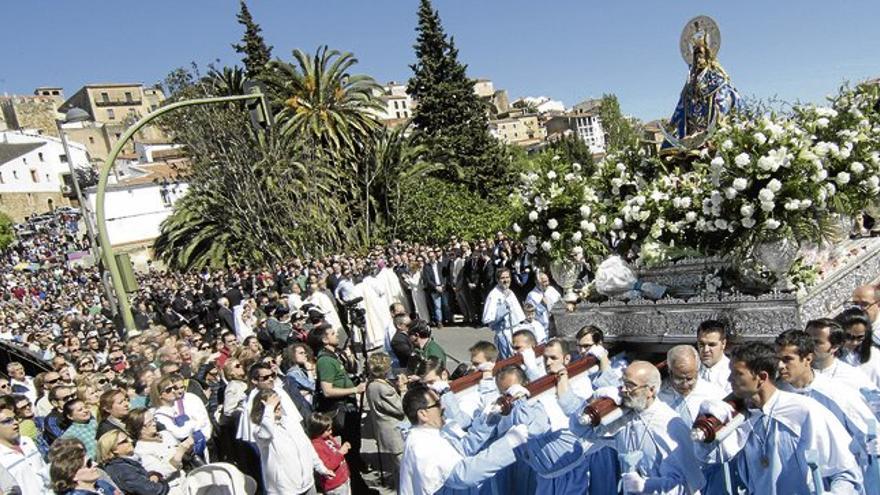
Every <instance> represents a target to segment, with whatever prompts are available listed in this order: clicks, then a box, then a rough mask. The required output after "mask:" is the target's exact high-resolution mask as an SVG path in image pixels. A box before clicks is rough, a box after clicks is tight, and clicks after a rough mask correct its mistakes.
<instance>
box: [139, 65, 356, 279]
mask: <svg viewBox="0 0 880 495" xmlns="http://www.w3.org/2000/svg"><path fill="white" fill-rule="evenodd" d="M218 72H219V73H223V72H225V71H218ZM214 82H215V81H213V80H212V79H211V78H210V77H206V78H199V77H197V74H195V73H194V71H185V70H184V71H175V72H173V73H172V74H171V75H170V76H169V80H168V81H167V82H166V86H168V87H175V88H176V90H177V92H176V93H174V94H172V95H171V97H170V98H169V101H177V100H179V99H191V98H200V97H207V96H216V95H218V94H222V91H223V88H222V87H219V86H218V85H216V84H214ZM161 125H162V127H163V128H164V129H165V130H166V132H168V133H169V134H170V135H171V136H172V137H173V138H174V139H175V141H176V142H179V143H181V144H183V145H185V149H186V150H187V152H188V154H189V165H188V166H187V167H186V168H184V169H180V170H179V172H180V174H181V179H185V180H186V181H187V182H188V184H189V191H188V193H187V195H186V196H185V197H184V198H183V199H182V200H181V201H180V202H178V203H177V204H176V205H175V210H174V212H173V213H172V215H171V216H170V217H169V218H168V219H166V221H165V222H164V223H163V225H162V228H161V233H160V236H159V238H157V239H156V241H155V244H154V249H155V251H156V254H157V256H158V257H159V258H160V259H162V260H164V261H165V262H166V263H167V264H168V265H169V266H171V267H173V268H175V269H181V270H189V269H197V268H201V267H203V266H223V265H225V264H227V263H231V262H236V263H245V264H258V263H259V264H262V263H267V262H274V261H278V260H281V259H284V258H286V257H287V256H289V255H290V253H291V252H300V253H308V252H318V253H320V252H322V250H325V249H326V250H336V249H342V248H344V247H347V246H350V245H351V244H352V243H353V242H354V241H353V239H355V238H354V236H352V233H351V228H350V225H351V221H350V218H351V216H350V214H349V210H350V209H349V208H347V207H346V206H347V205H344V204H342V203H341V202H340V201H339V196H337V195H336V194H335V191H336V190H337V189H338V184H339V183H340V180H339V176H338V174H337V172H336V170H335V167H333V166H332V163H330V162H328V161H324V160H319V159H315V158H313V157H310V156H309V155H308V154H307V153H305V151H304V148H303V143H302V142H301V141H298V140H296V139H294V138H293V137H291V136H285V135H281V134H278V133H274V132H269V133H262V132H256V131H255V130H254V129H253V128H252V127H251V126H250V122H249V119H248V116H247V113H246V112H244V111H243V110H242V108H241V106H240V105H238V104H229V105H221V104H218V105H205V106H196V107H190V108H186V109H181V110H178V111H176V112H172V113H169V114H167V115H166V116H164V117H163V119H162V121H161Z"/></svg>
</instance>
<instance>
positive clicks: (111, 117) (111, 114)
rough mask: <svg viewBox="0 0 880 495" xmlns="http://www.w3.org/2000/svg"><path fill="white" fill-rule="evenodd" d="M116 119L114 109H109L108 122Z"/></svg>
mask: <svg viewBox="0 0 880 495" xmlns="http://www.w3.org/2000/svg"><path fill="white" fill-rule="evenodd" d="M115 119H116V112H114V111H113V109H112V108H108V109H107V120H115Z"/></svg>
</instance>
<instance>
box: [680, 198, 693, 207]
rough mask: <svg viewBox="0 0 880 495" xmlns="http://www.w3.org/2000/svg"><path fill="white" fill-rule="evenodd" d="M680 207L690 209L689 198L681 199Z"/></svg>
mask: <svg viewBox="0 0 880 495" xmlns="http://www.w3.org/2000/svg"><path fill="white" fill-rule="evenodd" d="M681 207H682V208H690V207H691V197H690V196H685V197H683V198H681Z"/></svg>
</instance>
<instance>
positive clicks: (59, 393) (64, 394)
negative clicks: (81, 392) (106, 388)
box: [43, 385, 76, 445]
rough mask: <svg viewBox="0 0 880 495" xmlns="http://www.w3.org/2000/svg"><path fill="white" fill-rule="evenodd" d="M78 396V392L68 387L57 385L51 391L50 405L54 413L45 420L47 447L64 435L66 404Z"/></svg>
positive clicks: (44, 429) (44, 428)
mask: <svg viewBox="0 0 880 495" xmlns="http://www.w3.org/2000/svg"><path fill="white" fill-rule="evenodd" d="M75 396H76V390H75V389H74V388H73V387H68V386H67V385H56V386H54V387H52V388H51V389H49V403H50V404H52V411H51V412H50V413H49V414H48V415H47V416H46V418H45V419H44V420H43V439H44V440H45V441H46V445H52V442H54V441H55V439H56V438H58V437H60V436H61V434H62V433H64V429H65V425H66V419H65V418H64V403H65V402H67V401H69V400H70V399H72V398H74V397H75Z"/></svg>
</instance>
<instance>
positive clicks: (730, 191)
mask: <svg viewBox="0 0 880 495" xmlns="http://www.w3.org/2000/svg"><path fill="white" fill-rule="evenodd" d="M736 194H737V192H736V189H734V188H732V187H728V188H727V189H725V190H724V197H725V198H727V199H733V198H735V197H736Z"/></svg>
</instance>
